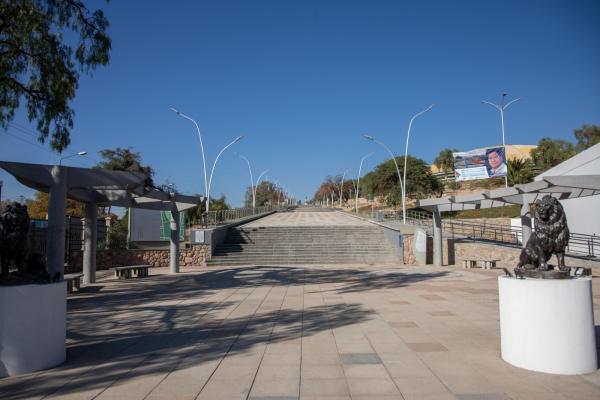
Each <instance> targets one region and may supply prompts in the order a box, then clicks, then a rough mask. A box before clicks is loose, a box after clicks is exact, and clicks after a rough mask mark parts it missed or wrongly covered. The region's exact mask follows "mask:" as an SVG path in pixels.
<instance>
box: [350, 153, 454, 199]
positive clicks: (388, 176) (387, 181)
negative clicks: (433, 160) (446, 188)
mask: <svg viewBox="0 0 600 400" xmlns="http://www.w3.org/2000/svg"><path fill="white" fill-rule="evenodd" d="M396 163H398V166H399V168H400V174H401V175H403V172H404V157H396ZM407 168H408V170H407V174H406V196H407V198H408V197H412V198H423V197H427V196H430V195H432V194H435V195H439V194H441V193H442V191H443V185H442V184H441V183H440V181H439V180H438V179H437V178H436V177H435V176H433V175H432V173H431V168H429V166H428V165H427V163H426V162H425V161H423V160H421V159H418V158H415V157H413V156H408V159H407ZM363 182H364V186H363ZM361 188H362V190H363V193H365V194H366V195H372V196H380V197H384V198H385V200H386V202H387V203H388V205H391V206H397V205H400V204H402V195H401V193H400V181H399V179H398V173H397V172H396V166H395V165H394V161H393V160H391V159H390V160H386V161H384V162H382V163H381V164H379V165H377V166H376V167H375V169H374V170H373V171H371V172H369V173H368V174H366V175H365V176H364V177H363V178H361Z"/></svg>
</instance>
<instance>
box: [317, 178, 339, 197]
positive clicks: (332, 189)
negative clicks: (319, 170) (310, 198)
mask: <svg viewBox="0 0 600 400" xmlns="http://www.w3.org/2000/svg"><path fill="white" fill-rule="evenodd" d="M341 179H342V177H341V176H339V175H338V176H336V177H335V178H333V177H331V176H329V175H328V176H326V177H325V180H324V181H323V182H322V183H321V185H319V188H318V189H317V191H316V192H315V196H314V199H315V201H321V200H323V199H329V201H335V199H338V200H339V196H340V187H339V182H340V181H341Z"/></svg>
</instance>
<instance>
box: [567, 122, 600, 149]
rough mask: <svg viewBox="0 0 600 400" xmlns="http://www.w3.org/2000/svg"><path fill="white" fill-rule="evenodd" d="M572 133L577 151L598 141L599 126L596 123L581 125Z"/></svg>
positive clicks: (599, 137) (599, 138)
mask: <svg viewBox="0 0 600 400" xmlns="http://www.w3.org/2000/svg"><path fill="white" fill-rule="evenodd" d="M573 135H575V139H577V145H576V147H575V149H576V150H577V151H578V152H580V151H583V150H585V149H587V148H590V147H592V146H593V145H595V144H598V143H600V127H599V126H597V125H582V126H581V128H578V129H575V130H574V131H573Z"/></svg>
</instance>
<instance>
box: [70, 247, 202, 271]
mask: <svg viewBox="0 0 600 400" xmlns="http://www.w3.org/2000/svg"><path fill="white" fill-rule="evenodd" d="M82 257H83V252H82V251H72V252H71V272H75V271H81V268H82V265H83V261H82ZM209 258H210V248H209V246H208V245H205V244H200V245H192V246H191V247H190V248H187V249H183V248H182V249H180V251H179V265H180V266H181V267H191V266H195V267H197V266H205V265H206V260H207V259H209ZM136 264H148V265H152V266H153V267H168V266H169V250H167V249H165V250H127V249H116V250H97V252H96V269H97V270H103V269H110V268H114V267H121V266H123V265H136Z"/></svg>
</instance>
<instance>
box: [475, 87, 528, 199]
mask: <svg viewBox="0 0 600 400" xmlns="http://www.w3.org/2000/svg"><path fill="white" fill-rule="evenodd" d="M506 96H507V94H506V93H502V101H501V102H500V105H498V104H494V103H492V102H490V101H485V100H482V101H481V103H483V104H487V105H490V106H492V107H494V108H495V109H497V110H498V111H500V123H501V127H502V148H503V149H504V161H505V162H506V161H508V155H507V154H506V142H505V141H504V110H506V109H507V108H508V106H510V105H511V104H512V103H514V102H516V101H519V100H521V98H520V97H518V98H516V99H514V100H511V101H509V102H508V103H506V104H504V98H505V97H506ZM504 187H505V188H507V187H508V164H507V165H506V175H504Z"/></svg>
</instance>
